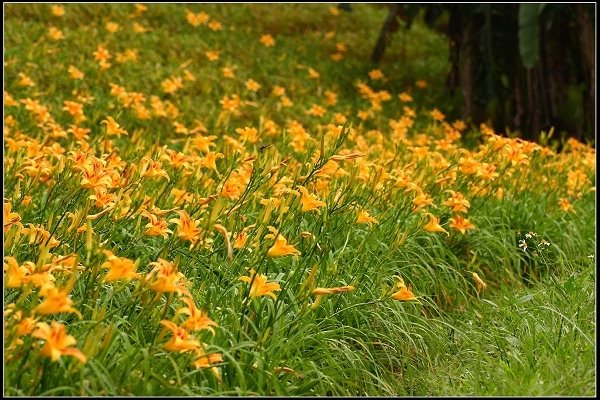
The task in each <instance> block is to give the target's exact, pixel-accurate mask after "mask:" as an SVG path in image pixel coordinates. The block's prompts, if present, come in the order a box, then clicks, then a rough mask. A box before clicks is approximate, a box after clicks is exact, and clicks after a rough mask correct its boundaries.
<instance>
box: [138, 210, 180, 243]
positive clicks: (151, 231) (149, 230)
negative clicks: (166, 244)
mask: <svg viewBox="0 0 600 400" xmlns="http://www.w3.org/2000/svg"><path fill="white" fill-rule="evenodd" d="M141 215H142V216H144V217H146V218H148V219H149V220H150V222H148V223H147V224H146V225H145V226H144V228H146V232H144V234H145V235H148V236H162V237H164V238H165V239H166V238H167V237H168V236H169V233H173V231H172V230H170V229H169V226H168V224H167V221H165V220H164V219H160V220H159V219H158V217H157V216H156V215H154V214H151V213H149V212H148V211H146V210H144V211H142V213H141Z"/></svg>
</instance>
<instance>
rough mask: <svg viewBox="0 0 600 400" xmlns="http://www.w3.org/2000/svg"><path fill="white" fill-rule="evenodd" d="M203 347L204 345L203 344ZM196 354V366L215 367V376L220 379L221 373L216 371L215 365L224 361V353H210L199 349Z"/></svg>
mask: <svg viewBox="0 0 600 400" xmlns="http://www.w3.org/2000/svg"><path fill="white" fill-rule="evenodd" d="M201 347H203V346H201ZM196 355H197V356H198V358H196V359H195V360H194V363H193V364H194V367H196V368H210V367H212V368H213V373H215V376H217V379H219V374H218V372H215V367H213V365H214V364H218V363H222V362H223V355H222V354H221V353H210V354H206V353H205V351H204V350H203V349H199V350H197V351H196Z"/></svg>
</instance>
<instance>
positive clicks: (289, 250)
mask: <svg viewBox="0 0 600 400" xmlns="http://www.w3.org/2000/svg"><path fill="white" fill-rule="evenodd" d="M267 229H268V230H269V231H270V232H271V233H270V234H268V235H265V238H267V239H275V244H274V245H273V246H272V247H271V248H270V249H269V250H268V251H267V255H268V256H269V257H280V256H287V255H294V256H299V255H300V251H298V249H296V248H295V247H294V246H293V245H290V244H287V240H286V238H284V237H283V235H281V234H280V233H279V232H278V231H277V229H275V228H273V227H272V226H269V227H267Z"/></svg>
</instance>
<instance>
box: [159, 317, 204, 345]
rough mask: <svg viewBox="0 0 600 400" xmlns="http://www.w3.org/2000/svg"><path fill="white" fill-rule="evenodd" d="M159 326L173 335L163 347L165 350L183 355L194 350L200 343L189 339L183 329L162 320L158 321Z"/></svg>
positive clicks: (188, 335)
mask: <svg viewBox="0 0 600 400" xmlns="http://www.w3.org/2000/svg"><path fill="white" fill-rule="evenodd" d="M160 324H161V325H162V326H164V327H165V328H166V329H168V330H170V331H171V332H172V333H173V337H171V339H170V340H169V341H168V342H167V343H165V345H164V346H163V348H164V349H165V350H167V351H177V352H180V353H185V352H186V351H190V350H196V349H198V348H199V347H200V342H199V341H198V340H196V339H191V338H190V334H189V333H188V331H187V330H185V329H184V328H181V327H179V326H177V325H176V324H174V323H173V322H171V321H167V320H164V319H163V320H161V321H160Z"/></svg>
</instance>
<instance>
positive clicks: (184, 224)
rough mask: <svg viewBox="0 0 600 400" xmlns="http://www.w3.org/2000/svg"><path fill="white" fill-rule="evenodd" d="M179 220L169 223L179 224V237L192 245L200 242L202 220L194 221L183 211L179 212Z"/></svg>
mask: <svg viewBox="0 0 600 400" xmlns="http://www.w3.org/2000/svg"><path fill="white" fill-rule="evenodd" d="M177 214H179V218H173V219H171V220H169V222H172V223H175V224H177V236H179V237H180V238H182V239H183V240H189V241H190V242H191V243H192V245H194V244H196V243H197V242H198V240H200V228H198V224H199V223H200V220H192V219H191V218H190V216H189V215H188V213H187V212H185V211H183V210H179V211H177Z"/></svg>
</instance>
